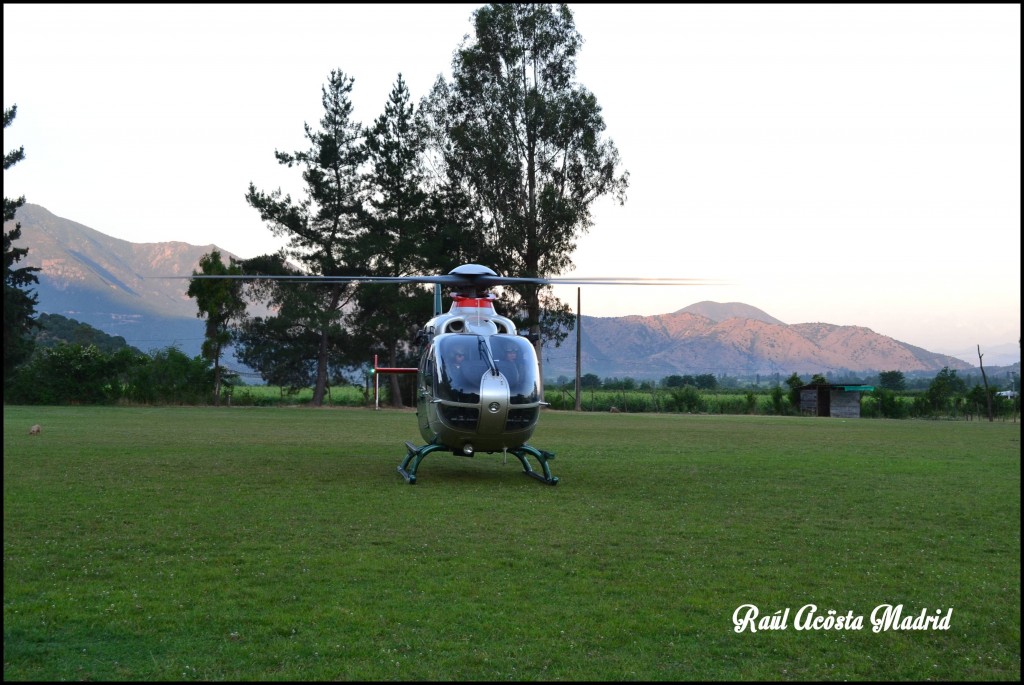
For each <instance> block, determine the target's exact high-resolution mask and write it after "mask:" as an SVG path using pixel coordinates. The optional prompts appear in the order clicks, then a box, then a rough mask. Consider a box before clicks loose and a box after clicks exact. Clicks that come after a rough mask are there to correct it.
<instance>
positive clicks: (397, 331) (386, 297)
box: [351, 74, 444, 407]
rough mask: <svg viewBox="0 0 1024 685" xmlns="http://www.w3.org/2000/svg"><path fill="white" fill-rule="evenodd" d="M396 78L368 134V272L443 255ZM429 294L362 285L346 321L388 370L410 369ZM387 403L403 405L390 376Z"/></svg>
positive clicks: (422, 263)
mask: <svg viewBox="0 0 1024 685" xmlns="http://www.w3.org/2000/svg"><path fill="white" fill-rule="evenodd" d="M409 100H410V98H409V89H408V88H407V87H406V85H405V81H404V80H403V79H402V75H401V74H399V75H398V79H397V81H396V82H395V85H394V87H393V88H392V90H391V94H390V96H389V97H388V102H387V104H386V105H385V108H384V113H383V114H381V116H380V117H378V118H377V120H376V121H375V122H374V125H373V127H372V128H371V129H370V130H369V131H368V132H367V135H366V151H367V161H368V162H369V168H370V170H369V173H368V174H367V176H366V179H365V180H366V188H367V191H368V196H367V205H368V209H369V216H368V217H367V220H366V225H367V231H366V232H365V233H364V234H362V235H361V236H360V238H359V242H360V248H359V249H360V252H361V253H362V255H363V257H362V259H361V260H360V261H361V262H362V264H363V265H364V266H365V267H366V273H367V274H368V275H376V276H404V275H410V274H414V273H419V272H422V271H424V270H425V269H428V268H431V267H435V268H436V267H437V266H440V264H439V263H440V262H441V260H442V259H443V258H444V256H443V255H440V254H437V253H435V252H432V251H431V247H432V241H430V240H429V237H430V235H431V234H432V231H431V230H430V224H431V216H430V214H429V212H428V204H427V192H426V190H425V189H424V172H423V156H424V151H425V149H426V143H425V141H424V137H423V135H422V130H421V129H422V124H421V122H420V117H419V116H418V114H417V113H416V111H415V108H414V107H413V106H412V104H411V103H410V101H409ZM432 299H433V295H432V293H431V292H430V291H426V290H424V289H423V288H421V287H419V286H415V285H402V286H399V285H395V284H385V285H377V284H364V285H361V286H359V287H358V288H357V289H356V294H355V301H356V304H357V307H356V308H355V310H354V313H353V316H352V318H351V322H352V324H353V330H354V331H359V337H361V338H362V340H363V344H361V345H357V347H360V348H364V349H368V350H370V351H371V352H372V353H379V354H380V355H381V357H382V359H383V360H384V362H385V365H386V366H391V367H397V366H410V365H415V364H414V362H413V361H412V360H413V357H414V351H413V350H412V349H411V346H410V345H409V342H408V341H410V340H412V338H413V337H414V334H415V332H416V330H417V329H418V328H419V326H420V324H421V323H422V321H423V319H424V317H425V316H426V315H428V314H429V313H430V312H432V311H433V308H432V304H431V302H432ZM389 380H390V383H391V403H392V404H393V405H395V406H399V407H401V406H402V393H401V391H400V387H399V377H398V375H396V374H391V375H390V378H389Z"/></svg>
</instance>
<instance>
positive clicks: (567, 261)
mask: <svg viewBox="0 0 1024 685" xmlns="http://www.w3.org/2000/svg"><path fill="white" fill-rule="evenodd" d="M473 21H474V27H475V34H476V35H475V38H473V39H470V38H468V37H467V39H466V40H465V41H464V42H463V44H462V45H461V46H460V48H459V49H458V51H457V52H456V54H455V57H454V59H453V63H452V75H453V78H452V83H451V84H450V85H449V84H446V83H444V82H443V81H441V80H439V81H438V83H437V84H436V85H435V88H434V90H433V91H432V93H431V96H430V97H431V99H432V100H433V101H434V102H433V104H432V105H431V111H432V112H433V113H434V116H435V118H434V121H433V123H434V125H435V127H437V128H438V129H439V132H438V135H437V137H436V140H437V141H438V143H437V144H438V152H439V154H440V156H441V157H442V158H443V160H444V162H445V164H446V166H447V167H448V169H449V173H450V174H451V176H452V177H453V178H457V179H459V180H461V182H463V183H464V184H465V186H464V187H465V190H466V192H467V193H468V194H470V195H471V196H472V197H473V198H474V200H475V202H476V203H477V207H478V208H479V209H480V211H481V215H482V216H483V217H484V219H485V224H486V229H487V230H486V232H485V233H484V234H482V235H481V242H482V246H481V254H482V256H484V257H485V258H486V259H487V260H488V261H489V262H490V265H491V266H492V267H493V268H495V270H497V271H498V272H499V273H505V274H510V275H517V276H535V277H545V276H555V275H557V274H560V273H562V272H564V271H565V270H567V269H569V268H570V267H571V266H572V261H571V254H572V252H573V250H574V249H575V247H576V240H577V238H578V236H580V235H581V234H583V233H585V232H586V231H587V230H588V229H589V227H590V226H591V224H592V219H591V214H590V209H591V206H592V204H593V203H594V202H595V201H596V200H597V199H598V198H600V197H602V196H605V195H609V194H610V195H612V196H613V197H615V198H616V199H617V200H618V201H619V202H620V203H622V202H625V191H626V189H627V187H628V173H625V172H623V173H620V172H619V171H618V167H619V154H618V151H617V150H616V148H615V146H614V145H613V143H612V142H611V141H610V140H605V139H603V138H602V134H603V132H604V129H605V123H604V119H603V117H602V115H601V108H600V107H599V106H598V104H597V99H596V98H595V97H594V95H593V94H592V93H590V92H589V91H587V90H586V89H585V88H583V87H582V86H580V85H579V84H577V83H575V81H574V79H575V75H576V63H575V60H576V55H577V52H578V51H579V49H580V46H581V45H582V42H583V40H582V38H581V36H580V34H579V33H578V32H577V31H576V28H575V25H574V21H573V15H572V12H571V11H570V10H569V8H568V6H566V5H564V4H559V5H550V4H515V3H510V4H491V5H486V6H484V7H481V8H480V9H478V10H476V11H474V13H473ZM510 290H511V289H509V288H506V290H505V292H506V293H508V292H509V291H510ZM516 290H517V291H518V294H519V296H520V298H521V300H520V301H521V306H517V305H516V304H515V303H512V304H511V305H506V308H505V311H507V312H508V313H510V314H511V315H512V318H514V319H515V318H520V319H525V321H526V325H527V326H528V327H529V329H530V331H531V333H533V334H534V335H535V336H536V338H537V342H536V343H535V344H536V345H537V347H538V351H539V347H540V338H541V336H542V334H543V335H546V336H548V337H551V338H552V339H554V340H556V342H558V341H560V340H561V339H563V338H564V336H565V335H566V334H567V332H568V331H569V330H571V328H572V325H573V318H572V311H571V309H570V308H569V307H568V306H567V305H565V304H564V303H562V302H560V301H559V300H558V299H557V298H554V297H553V296H552V295H550V288H547V287H539V286H529V287H519V288H516ZM519 309H522V311H523V316H517V315H516V311H517V310H519ZM542 310H545V311H544V313H543V314H542ZM542 328H543V331H542ZM559 336H560V337H559ZM538 356H540V355H538Z"/></svg>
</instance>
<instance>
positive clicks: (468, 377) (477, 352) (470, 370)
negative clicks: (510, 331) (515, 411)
mask: <svg viewBox="0 0 1024 685" xmlns="http://www.w3.org/2000/svg"><path fill="white" fill-rule="evenodd" d="M435 360H436V364H437V373H436V376H435V378H436V387H435V392H436V394H437V397H438V398H439V399H441V400H447V401H449V402H468V403H476V402H479V401H480V383H481V380H482V378H483V376H484V374H486V373H488V372H493V371H494V370H495V369H496V370H497V371H499V372H500V373H501V375H502V376H504V377H505V379H506V381H507V382H508V388H509V401H510V403H511V404H531V403H536V402H537V401H539V398H540V384H539V382H538V378H537V357H536V353H535V352H534V350H533V346H532V345H531V344H530V342H529V341H528V340H526V339H525V338H520V337H517V336H514V335H507V336H506V335H493V336H486V337H485V336H482V335H467V334H459V335H449V336H444V337H441V338H439V339H438V340H437V348H436V355H435Z"/></svg>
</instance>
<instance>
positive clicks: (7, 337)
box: [4, 105, 39, 384]
mask: <svg viewBox="0 0 1024 685" xmlns="http://www.w3.org/2000/svg"><path fill="white" fill-rule="evenodd" d="M17 114H18V106H17V105H12V106H11V107H10V108H7V109H4V130H7V127H8V126H10V125H11V124H12V123H13V122H14V117H16V116H17ZM24 158H25V148H24V147H19V148H18V149H17V150H12V151H10V152H8V153H7V154H5V155H4V172H5V173H6V171H7V170H8V169H10V168H11V167H12V166H14V165H15V164H17V163H18V162H20V161H21V160H23V159H24ZM23 204H25V197H24V196H21V197H19V198H17V199H13V200H12V199H10V198H8V197H7V196H6V195H5V196H4V226H6V225H7V222H9V221H14V216H15V214H17V212H18V208H19V207H21V206H22V205H23ZM20 238H21V224H20V223H16V224H15V225H14V228H12V229H11V230H9V231H8V230H4V381H5V384H6V381H7V380H8V379H9V378H10V377H11V372H12V371H14V369H15V368H16V367H17V366H18V365H19V364H21V363H22V362H23V361H25V360H26V359H28V357H29V355H31V354H32V349H33V342H32V338H31V336H30V333H31V332H32V329H33V328H35V327H37V326H38V324H37V322H36V320H35V319H34V318H33V316H34V315H35V312H36V303H37V302H38V296H37V295H36V293H35V292H34V291H32V290H28V288H29V287H30V286H31V285H32V284H33V283H39V278H38V277H37V276H36V275H35V272H36V271H39V269H38V268H36V267H34V266H23V267H20V268H14V265H15V264H17V263H18V262H20V261H21V260H22V259H24V258H25V256H26V255H27V254H28V248H25V247H22V248H18V247H14V241H16V240H19V239H20Z"/></svg>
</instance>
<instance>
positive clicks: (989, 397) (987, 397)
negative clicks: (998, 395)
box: [978, 345, 995, 421]
mask: <svg viewBox="0 0 1024 685" xmlns="http://www.w3.org/2000/svg"><path fill="white" fill-rule="evenodd" d="M983 356H984V355H982V354H981V345H978V366H979V367H980V368H981V380H982V382H983V383H984V384H985V402H986V404H988V420H989V421H995V417H993V416H992V395H991V393H989V391H988V378H987V377H986V376H985V365H984V364H982V363H981V358H982V357H983Z"/></svg>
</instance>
